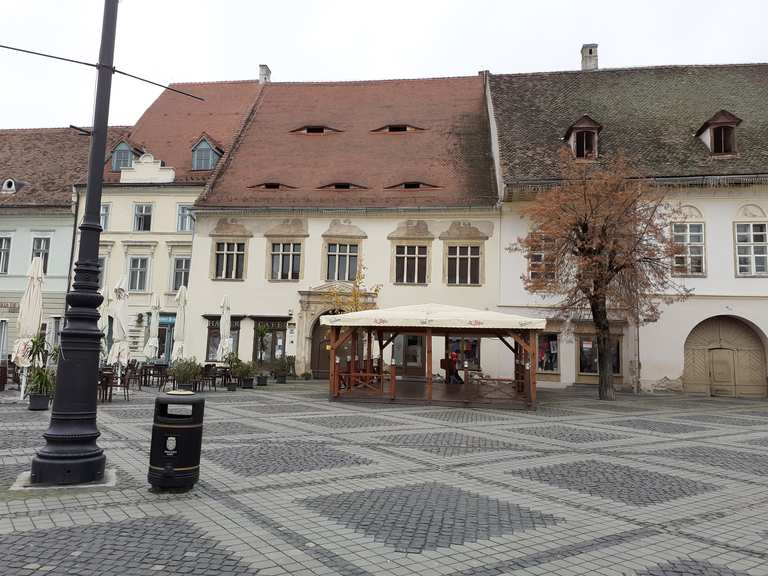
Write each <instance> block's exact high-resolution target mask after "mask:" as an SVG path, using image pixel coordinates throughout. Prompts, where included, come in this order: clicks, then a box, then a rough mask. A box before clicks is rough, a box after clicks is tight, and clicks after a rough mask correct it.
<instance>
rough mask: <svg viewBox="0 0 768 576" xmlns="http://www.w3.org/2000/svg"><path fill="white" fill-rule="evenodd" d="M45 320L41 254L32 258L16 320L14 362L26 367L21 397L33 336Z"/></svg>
mask: <svg viewBox="0 0 768 576" xmlns="http://www.w3.org/2000/svg"><path fill="white" fill-rule="evenodd" d="M42 321H43V261H42V259H41V258H40V257H39V256H36V257H35V258H33V259H32V264H30V266H29V271H28V272H27V285H26V287H25V288H24V295H23V296H22V297H21V302H20V303H19V317H18V319H17V320H16V342H15V343H14V345H13V362H14V364H16V366H19V367H21V368H24V371H23V372H22V374H21V398H24V388H26V384H27V370H26V369H27V368H28V367H29V364H30V361H29V357H28V356H27V354H28V353H29V347H30V346H31V343H32V338H34V337H35V336H37V335H38V333H39V332H40V324H41V323H42Z"/></svg>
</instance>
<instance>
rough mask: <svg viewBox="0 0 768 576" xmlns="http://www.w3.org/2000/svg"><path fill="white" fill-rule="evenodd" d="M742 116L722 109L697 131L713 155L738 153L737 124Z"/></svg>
mask: <svg viewBox="0 0 768 576" xmlns="http://www.w3.org/2000/svg"><path fill="white" fill-rule="evenodd" d="M739 124H741V118H738V117H737V116H735V115H734V114H731V113H730V112H728V111H727V110H720V111H719V112H718V113H717V114H715V115H714V116H712V118H710V119H709V120H707V121H706V122H704V124H702V126H701V128H699V129H698V130H697V131H696V136H697V137H698V138H699V140H701V141H702V142H704V144H705V145H706V147H707V148H708V149H709V151H710V153H711V154H712V155H713V156H729V155H733V154H736V153H737V149H736V126H738V125H739Z"/></svg>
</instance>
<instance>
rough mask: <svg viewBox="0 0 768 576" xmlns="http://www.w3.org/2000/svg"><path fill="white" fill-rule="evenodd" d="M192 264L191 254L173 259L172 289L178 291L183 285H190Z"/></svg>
mask: <svg viewBox="0 0 768 576" xmlns="http://www.w3.org/2000/svg"><path fill="white" fill-rule="evenodd" d="M191 266H192V258H191V257H190V256H177V257H175V258H174V259H173V284H172V286H171V289H172V290H173V291H174V292H177V291H178V290H179V288H181V287H182V286H187V287H189V269H190V267H191Z"/></svg>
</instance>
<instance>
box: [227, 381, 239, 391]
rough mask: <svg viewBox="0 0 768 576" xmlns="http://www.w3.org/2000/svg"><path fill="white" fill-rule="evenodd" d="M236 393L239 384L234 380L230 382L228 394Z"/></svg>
mask: <svg viewBox="0 0 768 576" xmlns="http://www.w3.org/2000/svg"><path fill="white" fill-rule="evenodd" d="M236 391H237V382H235V381H234V380H232V381H230V382H229V384H227V392H236Z"/></svg>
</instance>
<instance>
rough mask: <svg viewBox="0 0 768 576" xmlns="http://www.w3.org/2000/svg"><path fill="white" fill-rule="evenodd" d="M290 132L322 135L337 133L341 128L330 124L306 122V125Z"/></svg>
mask: <svg viewBox="0 0 768 576" xmlns="http://www.w3.org/2000/svg"><path fill="white" fill-rule="evenodd" d="M291 132H292V133H294V134H313V135H319V136H322V135H324V134H337V133H339V132H341V130H337V129H336V128H331V127H330V126H325V125H323V124H308V125H306V126H302V127H301V128H296V129H294V130H291Z"/></svg>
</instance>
